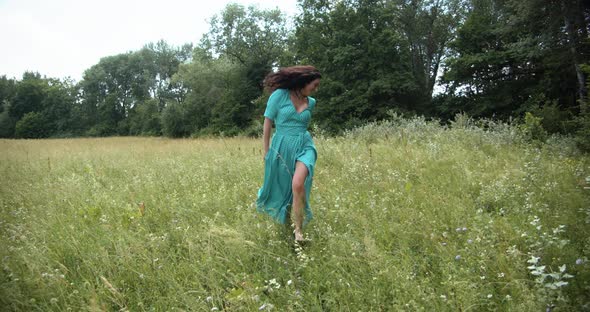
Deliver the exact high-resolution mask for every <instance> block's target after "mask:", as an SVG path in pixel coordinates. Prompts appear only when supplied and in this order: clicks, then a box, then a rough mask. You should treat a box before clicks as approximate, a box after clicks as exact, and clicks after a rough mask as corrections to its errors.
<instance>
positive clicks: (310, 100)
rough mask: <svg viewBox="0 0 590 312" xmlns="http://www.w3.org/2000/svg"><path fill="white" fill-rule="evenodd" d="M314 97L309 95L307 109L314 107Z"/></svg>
mask: <svg viewBox="0 0 590 312" xmlns="http://www.w3.org/2000/svg"><path fill="white" fill-rule="evenodd" d="M315 102H316V101H315V99H314V98H312V97H311V96H310V97H309V109H311V110H313V109H314V108H315Z"/></svg>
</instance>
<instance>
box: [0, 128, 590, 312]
mask: <svg viewBox="0 0 590 312" xmlns="http://www.w3.org/2000/svg"><path fill="white" fill-rule="evenodd" d="M314 137H315V143H316V146H317V148H318V154H319V158H318V162H317V167H316V168H317V169H316V175H315V177H314V188H313V191H312V197H311V206H312V210H313V212H314V219H313V220H312V221H311V222H310V223H309V224H308V225H307V226H306V228H305V235H306V236H307V238H308V239H309V240H310V241H309V242H308V243H307V244H306V245H304V246H294V245H293V243H292V236H291V232H290V231H291V230H290V229H289V228H288V227H286V226H283V225H279V224H275V223H274V222H273V221H272V220H271V219H270V218H268V217H266V216H265V215H262V214H259V213H257V212H256V209H255V206H254V202H255V200H256V192H257V190H258V188H259V187H260V185H261V183H262V177H263V159H262V151H261V149H262V140H261V139H252V138H211V139H206V138H199V139H177V140H174V139H164V138H140V137H114V138H88V139H47V140H0V246H1V248H0V259H1V265H2V271H1V273H0V307H2V308H1V309H2V310H5V311H258V310H264V311H268V310H273V311H546V310H550V311H575V310H581V311H584V310H590V260H589V258H590V189H589V188H590V156H588V155H584V154H581V153H579V152H578V151H577V150H576V148H575V144H574V143H573V142H572V141H571V140H570V139H568V138H565V137H552V138H549V140H548V141H547V142H546V143H539V142H535V141H529V140H527V139H526V137H525V136H524V135H523V134H522V131H521V129H520V128H519V127H517V126H512V125H506V124H500V123H494V122H483V121H482V122H475V121H472V120H460V121H456V122H454V123H453V124H451V125H450V126H448V127H443V126H440V125H439V124H438V123H434V122H428V121H425V120H424V119H420V118H416V119H407V120H403V119H393V120H390V121H386V122H381V123H373V124H368V125H366V126H364V127H362V128H358V129H355V130H353V131H349V132H347V133H345V134H344V135H342V136H339V137H328V136H324V135H323V134H322V132H321V131H319V130H318V129H315V131H314Z"/></svg>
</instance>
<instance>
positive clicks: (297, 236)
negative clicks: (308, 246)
mask: <svg viewBox="0 0 590 312" xmlns="http://www.w3.org/2000/svg"><path fill="white" fill-rule="evenodd" d="M294 233H295V241H296V242H302V241H303V240H304V239H303V233H301V231H300V230H295V232H294Z"/></svg>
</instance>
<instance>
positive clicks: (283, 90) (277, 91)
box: [271, 89, 289, 95]
mask: <svg viewBox="0 0 590 312" xmlns="http://www.w3.org/2000/svg"><path fill="white" fill-rule="evenodd" d="M287 93H289V90H287V89H276V90H274V91H273V92H272V93H271V95H273V94H277V95H279V94H280V95H284V94H287Z"/></svg>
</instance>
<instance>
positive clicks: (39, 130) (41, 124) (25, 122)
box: [15, 112, 50, 139]
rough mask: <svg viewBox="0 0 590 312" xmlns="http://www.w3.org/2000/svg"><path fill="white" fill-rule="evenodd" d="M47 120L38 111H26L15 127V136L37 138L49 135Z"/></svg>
mask: <svg viewBox="0 0 590 312" xmlns="http://www.w3.org/2000/svg"><path fill="white" fill-rule="evenodd" d="M49 126H50V125H49V122H48V121H47V120H46V118H45V117H44V116H43V114H41V113H39V112H29V113H26V114H25V115H24V116H23V118H21V119H20V120H19V121H18V122H17V123H16V127H15V136H16V137H17V138H25V139H38V138H46V137H48V136H49Z"/></svg>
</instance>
